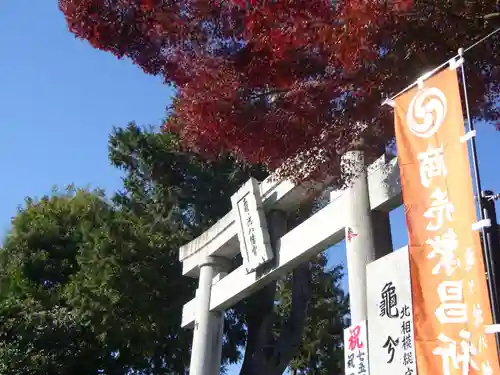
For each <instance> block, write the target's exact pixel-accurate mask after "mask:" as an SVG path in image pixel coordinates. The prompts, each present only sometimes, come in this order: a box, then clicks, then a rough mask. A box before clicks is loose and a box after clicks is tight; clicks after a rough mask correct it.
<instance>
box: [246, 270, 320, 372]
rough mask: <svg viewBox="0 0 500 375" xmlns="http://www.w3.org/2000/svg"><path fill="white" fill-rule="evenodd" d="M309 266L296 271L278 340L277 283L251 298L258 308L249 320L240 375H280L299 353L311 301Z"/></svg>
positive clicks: (252, 312)
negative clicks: (288, 309)
mask: <svg viewBox="0 0 500 375" xmlns="http://www.w3.org/2000/svg"><path fill="white" fill-rule="evenodd" d="M310 276H311V270H310V268H309V263H304V264H301V265H299V266H298V267H297V268H296V269H295V270H294V271H293V276H292V277H293V279H292V280H293V286H292V307H291V312H290V316H289V318H288V319H287V320H286V322H285V323H284V325H283V328H282V330H281V332H280V334H279V336H278V338H277V339H276V340H275V339H274V337H273V332H272V328H273V323H274V320H275V319H276V316H275V312H274V299H275V295H276V285H277V283H276V282H272V283H270V284H269V285H267V286H266V287H265V288H264V289H262V290H261V291H260V292H258V293H256V294H255V295H253V296H252V297H250V298H251V300H252V304H253V305H254V306H258V309H255V310H254V311H250V312H249V314H248V318H247V324H248V327H247V329H248V338H247V347H246V350H245V358H244V360H243V365H242V368H241V372H240V375H254V374H259V375H281V374H283V372H285V370H286V368H287V367H288V365H289V363H290V361H291V360H292V358H293V356H294V354H295V352H296V351H297V349H298V347H299V345H300V340H301V337H302V331H303V328H304V324H305V320H306V317H307V309H308V306H309V301H310V298H311V288H310Z"/></svg>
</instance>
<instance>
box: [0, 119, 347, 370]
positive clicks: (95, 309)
mask: <svg viewBox="0 0 500 375" xmlns="http://www.w3.org/2000/svg"><path fill="white" fill-rule="evenodd" d="M110 159H111V161H112V163H113V164H114V165H115V166H116V167H118V168H120V169H122V170H123V171H124V178H123V182H124V189H123V191H121V192H119V193H117V194H116V195H115V196H114V197H113V199H112V201H109V200H107V199H106V198H105V197H104V194H103V192H100V191H86V190H76V189H69V191H68V192H67V193H64V194H61V193H55V194H53V195H51V196H46V197H43V198H42V199H40V200H36V201H35V200H31V199H28V200H27V202H26V205H25V207H23V208H22V209H20V211H19V213H18V215H17V216H16V217H15V219H14V220H13V223H12V229H11V231H10V233H9V235H8V236H7V237H6V239H5V242H4V246H3V251H2V252H1V253H0V293H1V301H0V310H1V311H0V313H1V315H0V316H1V319H0V334H1V336H0V373H1V374H33V375H38V374H80V373H81V374H98V373H104V374H129V373H140V374H183V373H186V371H187V367H188V364H189V354H190V353H189V347H190V342H191V332H190V331H187V330H183V329H181V328H180V318H181V311H182V306H183V304H184V303H185V302H187V301H188V300H189V299H190V298H192V296H193V295H194V290H195V288H196V284H195V280H190V279H187V278H182V277H181V265H180V263H179V262H178V248H179V246H180V245H182V244H184V243H185V242H187V241H189V240H190V239H192V238H193V237H194V236H196V235H198V234H200V233H201V232H202V231H204V230H205V229H207V227H208V226H209V225H211V224H213V223H214V222H215V221H216V220H217V219H219V218H220V217H221V216H223V215H224V214H225V213H227V211H228V210H229V209H230V199H229V197H230V196H231V195H232V194H233V193H234V192H235V191H236V190H237V189H238V187H239V186H240V185H241V184H242V183H243V182H244V181H246V180H247V179H248V177H249V176H251V175H253V176H255V177H256V178H258V179H263V178H265V177H266V175H267V173H266V171H264V170H262V169H261V168H259V167H248V166H245V165H241V164H238V163H237V162H236V161H235V160H233V159H232V158H230V157H227V158H221V159H219V160H218V161H212V162H210V161H206V160H204V159H202V158H201V157H200V156H198V155H196V154H194V153H192V152H189V151H187V150H185V149H184V148H183V146H182V144H181V143H180V142H179V139H178V136H177V135H175V134H171V133H157V132H155V131H153V130H151V129H149V130H148V129H146V130H145V129H141V128H139V127H137V126H136V125H134V124H130V125H129V126H128V127H127V128H125V129H115V131H114V132H113V134H112V136H111V139H110ZM292 219H293V220H292ZM290 221H291V222H292V224H293V223H295V224H296V223H297V222H298V221H297V219H296V218H293V217H292V218H290ZM325 262H326V258H324V257H319V258H317V259H315V260H314V261H313V262H311V263H310V264H308V263H306V264H304V265H302V266H300V267H298V268H297V270H296V271H295V272H294V273H293V274H292V275H290V276H289V277H288V278H287V279H286V280H283V281H280V282H275V283H271V284H269V285H268V286H267V287H266V288H264V289H263V290H262V291H260V292H258V293H256V294H255V295H253V296H252V297H250V298H248V299H247V300H245V301H242V302H241V303H239V304H238V305H237V306H235V307H234V309H232V310H230V311H228V312H227V313H226V322H225V335H224V346H223V363H222V365H223V367H222V369H224V365H225V364H227V363H234V362H236V361H238V360H239V359H240V357H241V353H240V350H241V348H242V347H243V346H245V345H246V351H245V357H244V365H243V369H242V373H255V372H253V370H256V369H261V370H263V371H264V372H260V373H262V374H271V373H273V374H274V373H276V374H277V373H282V372H283V371H284V369H285V368H286V367H288V366H289V365H290V361H291V360H292V358H294V357H295V359H294V361H293V362H292V366H295V367H294V368H299V369H303V368H306V367H307V368H308V369H313V368H314V369H319V368H323V369H326V368H336V367H328V366H330V365H328V364H327V362H326V361H325V360H324V358H323V357H321V358H319V357H318V356H320V354H318V353H321V350H323V351H325V348H328V349H326V351H330V348H331V351H332V353H331V354H332V355H335V353H338V352H339V350H341V347H340V346H339V345H336V344H335V345H331V344H329V343H331V342H334V341H332V339H333V338H335V339H337V338H338V337H339V336H338V335H339V332H341V329H340V328H339V327H340V326H341V323H339V322H341V319H342V316H343V314H344V313H345V310H343V309H344V308H343V307H342V306H343V303H344V302H345V301H344V296H343V294H342V291H341V290H339V288H338V284H337V282H338V276H339V275H338V272H339V271H338V270H326V269H325V267H324V266H325ZM239 263H241V259H235V266H237V265H238V264H239ZM263 307H265V308H263ZM322 309H323V310H322ZM328 309H330V310H328ZM320 310H321V311H323V315H321V314H319V312H320ZM329 312H332V313H335V314H336V315H332V316H330V317H327V316H325V314H328V313H329ZM318 319H323V320H321V322H320V321H319V320H318ZM325 322H326V323H325ZM321 324H326V326H327V327H328V328H326V330H328V331H329V332H330V334H329V335H326V336H321V337H323V338H324V340H323V339H322V340H321V341H320V342H319V343H316V342H312V339H313V338H314V339H316V337H314V336H315V335H317V334H318V332H319V331H317V329H319V327H320V326H321ZM339 324H340V326H339ZM313 325H314V326H313ZM245 327H246V329H244V328H245ZM267 328H270V330H269V332H266V329H267ZM262 332H264V334H262ZM327 336H328V338H327ZM256 338H258V339H256ZM301 339H303V340H302V342H301ZM304 339H305V340H304ZM335 342H336V341H335ZM328 345H330V346H328ZM313 356H316V357H318V359H314V360H313V359H311V358H312V357H313ZM303 358H307V364H304V363H305V362H304V359H303ZM301 366H302V367H301Z"/></svg>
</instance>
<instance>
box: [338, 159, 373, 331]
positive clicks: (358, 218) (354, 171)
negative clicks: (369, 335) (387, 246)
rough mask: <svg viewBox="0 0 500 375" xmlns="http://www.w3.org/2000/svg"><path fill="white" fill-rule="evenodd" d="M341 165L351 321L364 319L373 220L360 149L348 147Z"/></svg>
mask: <svg viewBox="0 0 500 375" xmlns="http://www.w3.org/2000/svg"><path fill="white" fill-rule="evenodd" d="M343 167H344V168H345V170H347V171H349V174H351V175H352V179H351V185H350V187H349V188H348V189H347V191H346V198H347V201H346V202H347V203H346V207H345V209H346V211H345V215H346V218H347V221H346V248H347V273H348V281H349V295H350V307H351V321H352V324H356V323H358V322H360V321H362V320H365V319H366V315H367V310H366V265H367V264H368V263H370V262H373V261H374V260H375V244H374V235H373V225H372V224H373V222H372V214H371V209H370V196H369V192H368V179H367V171H366V164H365V160H364V153H363V152H362V151H350V152H348V153H346V154H345V155H344V156H343Z"/></svg>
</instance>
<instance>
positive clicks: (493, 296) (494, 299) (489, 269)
mask: <svg viewBox="0 0 500 375" xmlns="http://www.w3.org/2000/svg"><path fill="white" fill-rule="evenodd" d="M463 55H464V49H463V48H459V50H458V56H459V57H461V58H462V59H463ZM460 70H461V71H462V87H463V91H464V101H465V110H466V115H467V122H468V125H469V132H471V133H472V134H473V132H474V131H475V129H474V122H473V121H472V116H471V114H470V108H469V97H468V94H467V79H466V75H465V60H464V63H463V64H462V66H461V69H460ZM470 141H471V153H472V168H473V169H474V181H475V184H476V193H477V201H478V204H479V212H480V218H481V220H485V219H487V217H486V215H485V214H486V212H485V207H484V201H483V196H482V195H483V191H482V188H481V177H480V175H479V163H478V157H477V147H476V137H475V136H473V137H472V138H471V139H470ZM481 237H482V238H481V240H482V243H483V252H484V263H485V267H486V279H487V280H488V290H489V292H490V304H491V312H492V317H493V324H497V323H498V295H497V291H496V285H495V282H494V277H493V276H494V271H493V265H492V262H491V260H492V256H491V248H490V246H489V245H490V244H489V242H488V238H487V232H486V230H485V226H484V225H483V226H482V227H481ZM495 337H496V342H497V351H498V355H499V357H500V335H499V333H496V334H495Z"/></svg>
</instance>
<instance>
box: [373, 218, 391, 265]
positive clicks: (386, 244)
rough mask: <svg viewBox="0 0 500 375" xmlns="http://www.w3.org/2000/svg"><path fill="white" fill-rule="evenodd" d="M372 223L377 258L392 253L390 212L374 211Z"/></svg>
mask: <svg viewBox="0 0 500 375" xmlns="http://www.w3.org/2000/svg"><path fill="white" fill-rule="evenodd" d="M372 223H373V238H374V244H375V258H376V259H379V258H382V257H383V256H385V255H387V254H390V253H391V252H392V250H393V245H392V234H391V221H390V219H389V213H387V212H382V211H372Z"/></svg>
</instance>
